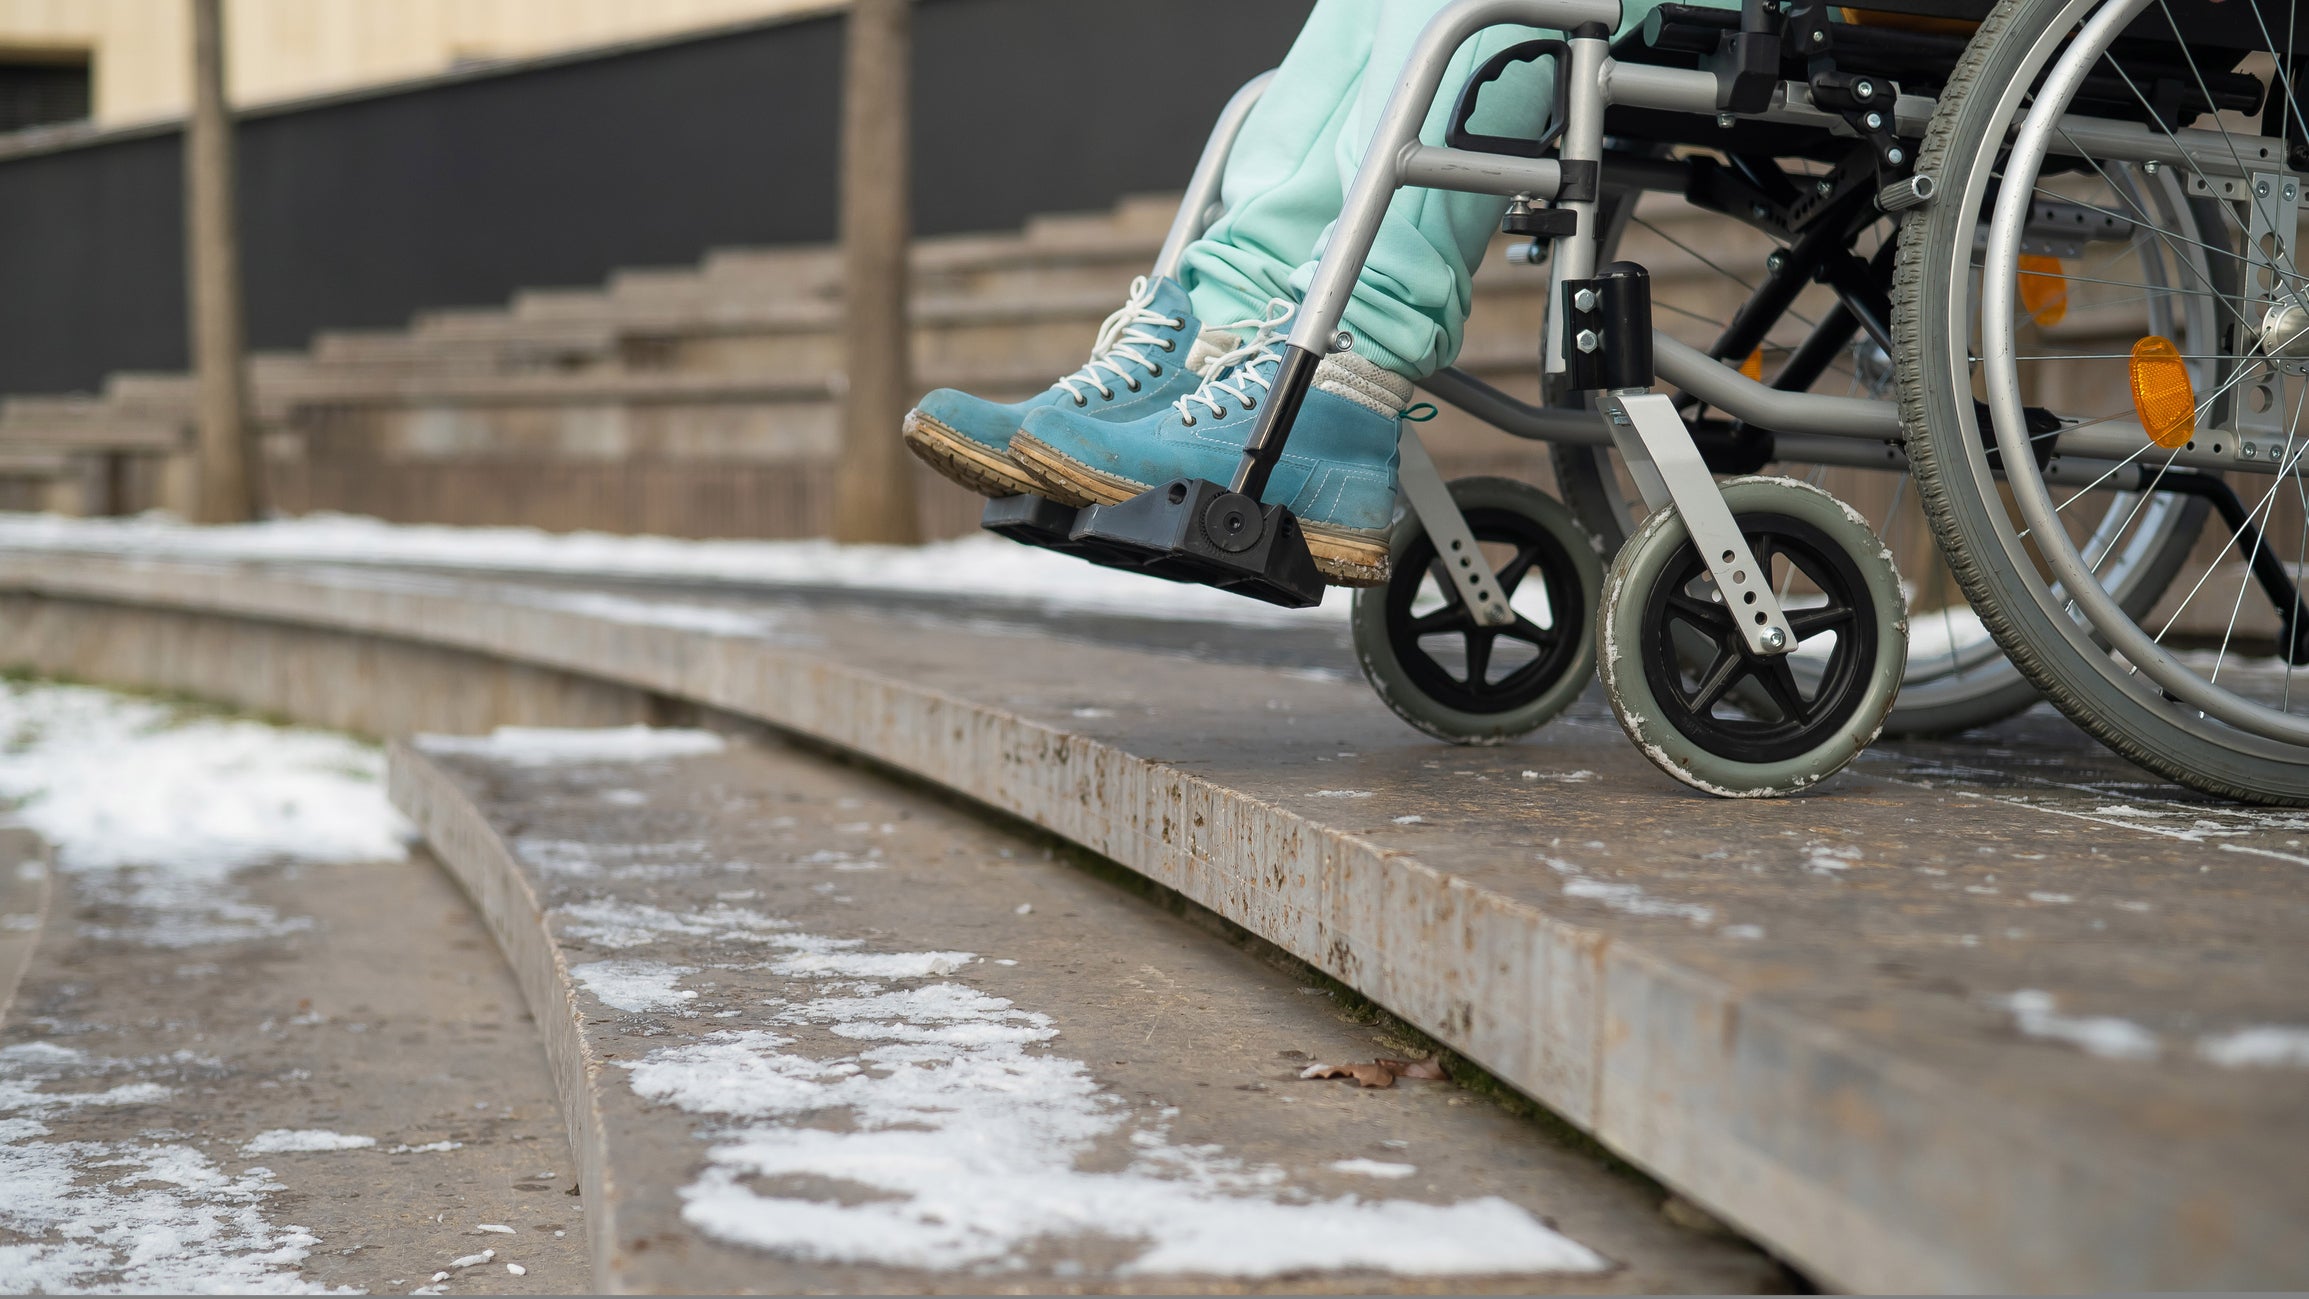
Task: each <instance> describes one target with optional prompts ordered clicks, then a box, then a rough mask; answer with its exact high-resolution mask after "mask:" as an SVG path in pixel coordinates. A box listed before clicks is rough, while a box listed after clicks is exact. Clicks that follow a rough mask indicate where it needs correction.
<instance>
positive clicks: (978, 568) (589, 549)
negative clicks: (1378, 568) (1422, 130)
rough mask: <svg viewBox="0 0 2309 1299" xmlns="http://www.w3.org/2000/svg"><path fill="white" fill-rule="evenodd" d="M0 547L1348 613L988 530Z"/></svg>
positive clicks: (28, 529)
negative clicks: (1273, 601)
mask: <svg viewBox="0 0 2309 1299" xmlns="http://www.w3.org/2000/svg"><path fill="white" fill-rule="evenodd" d="M0 546H6V547H7V548H9V549H12V550H34V551H40V550H45V551H58V552H72V553H82V554H87V553H95V554H108V555H149V556H151V557H153V558H156V559H170V560H184V559H233V560H270V561H278V562H284V563H296V564H313V563H334V564H344V565H353V566H375V565H391V566H398V567H404V568H405V567H410V566H422V567H430V568H436V569H450V570H462V571H474V570H499V571H508V572H523V573H561V574H579V575H602V576H614V577H620V578H636V577H663V578H679V579H688V580H691V581H697V580H701V579H702V580H706V581H728V582H734V583H740V584H743V585H745V586H749V587H759V586H762V585H771V586H794V587H803V588H811V587H815V588H835V589H841V590H857V591H904V592H914V593H919V594H924V595H935V596H943V597H949V598H954V599H958V600H966V601H967V600H989V599H991V600H1005V601H1011V602H1014V603H1018V604H1023V605H1027V606H1030V607H1034V608H1039V609H1045V610H1049V611H1052V612H1077V611H1079V612H1087V613H1106V614H1116V615H1121V616H1125V617H1139V618H1166V619H1191V620H1195V621H1203V622H1220V623H1234V624H1242V625H1249V626H1259V627H1276V626H1300V627H1304V626H1309V625H1326V624H1332V623H1343V622H1345V621H1346V617H1347V602H1346V601H1345V600H1343V599H1340V600H1332V599H1326V600H1325V601H1324V602H1323V604H1322V605H1321V606H1319V608H1317V609H1313V610H1297V611H1294V610H1286V609H1282V608H1279V607H1276V606H1273V605H1266V604H1261V603H1259V602H1257V601H1253V600H1245V599H1243V598H1242V597H1240V596H1234V595H1227V594H1225V593H1223V592H1219V591H1215V590H1211V589H1209V588H1207V587H1197V586H1187V585H1181V584H1175V583H1169V582H1149V581H1147V580H1146V579H1145V578H1144V577H1139V576H1134V575H1131V574H1127V573H1122V572H1118V571H1115V570H1112V569H1105V568H1099V567H1096V566H1095V565H1091V564H1085V563H1082V562H1081V561H1079V560H1074V559H1069V558H1067V557H1065V556H1063V555H1058V554H1055V553H1052V552H1049V551H1044V550H1037V549H1035V548H1033V547H1030V546H1021V545H1018V544H1016V543H1014V542H1010V541H1005V540H1002V539H1001V538H998V537H992V536H983V535H973V536H969V537H964V538H959V539H956V540H953V541H940V542H933V543H931V544H929V545H925V546H839V545H835V544H834V543H832V542H829V541H683V540H676V539H673V538H668V537H620V536H609V535H605V534H602V533H591V532H580V533H565V534H556V533H548V532H541V531H537V530H535V529H531V528H453V527H444V526H439V525H396V524H389V523H382V522H379V521H378V520H375V519H365V518H355V517H351V516H347V515H337V514H314V515H308V516H306V517H304V518H298V519H281V520H276V521H273V522H269V523H257V524H248V525H243V526H236V527H193V526H189V525H186V524H183V523H179V522H176V521H175V520H172V519H168V518H166V517H164V516H160V515H145V516H142V517H140V518H134V519H67V518H62V517H59V516H56V515H46V514H0Z"/></svg>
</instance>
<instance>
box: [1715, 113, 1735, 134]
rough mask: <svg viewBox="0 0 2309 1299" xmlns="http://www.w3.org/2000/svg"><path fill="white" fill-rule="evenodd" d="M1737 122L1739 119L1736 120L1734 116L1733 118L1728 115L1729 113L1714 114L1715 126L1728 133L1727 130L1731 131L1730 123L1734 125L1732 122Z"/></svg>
mask: <svg viewBox="0 0 2309 1299" xmlns="http://www.w3.org/2000/svg"><path fill="white" fill-rule="evenodd" d="M1739 120H1740V119H1739V118H1737V117H1734V116H1733V115H1732V114H1730V113H1718V114H1716V125H1718V126H1720V127H1722V128H1724V129H1725V130H1727V131H1729V130H1731V129H1732V123H1734V122H1737V121H1739Z"/></svg>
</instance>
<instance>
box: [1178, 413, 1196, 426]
mask: <svg viewBox="0 0 2309 1299" xmlns="http://www.w3.org/2000/svg"><path fill="white" fill-rule="evenodd" d="M1179 422H1180V423H1182V424H1184V425H1186V426H1187V427H1188V428H1193V427H1194V426H1195V417H1194V416H1192V415H1181V416H1180V417H1179Z"/></svg>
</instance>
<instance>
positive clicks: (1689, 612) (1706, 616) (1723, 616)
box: [1668, 591, 1732, 632]
mask: <svg viewBox="0 0 2309 1299" xmlns="http://www.w3.org/2000/svg"><path fill="white" fill-rule="evenodd" d="M1668 611H1669V612H1670V613H1672V614H1674V615H1676V616H1677V617H1680V618H1682V619H1683V620H1684V621H1685V622H1688V623H1690V624H1692V625H1693V626H1695V627H1698V628H1699V629H1701V630H1702V631H1707V632H1721V631H1725V630H1728V629H1729V628H1730V627H1731V625H1732V615H1731V612H1730V611H1729V610H1727V609H1725V608H1724V606H1722V605H1720V604H1717V603H1715V602H1714V601H1712V600H1702V599H1701V598H1699V597H1698V596H1696V595H1691V594H1688V593H1686V592H1683V591H1678V592H1676V593H1674V594H1673V595H1670V596H1669V597H1668Z"/></svg>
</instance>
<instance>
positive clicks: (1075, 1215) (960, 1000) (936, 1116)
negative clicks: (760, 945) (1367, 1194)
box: [620, 935, 1609, 1278]
mask: <svg viewBox="0 0 2309 1299" xmlns="http://www.w3.org/2000/svg"><path fill="white" fill-rule="evenodd" d="M788 941H790V942H792V943H794V944H795V945H796V946H814V947H817V948H818V949H820V951H821V952H824V953H849V949H850V948H851V947H852V946H854V945H853V944H851V943H850V942H848V941H847V940H840V939H820V940H816V941H815V942H814V943H813V942H811V941H809V940H808V939H807V937H806V936H803V935H792V936H790V937H789V939H788ZM850 954H851V955H855V956H860V957H863V956H864V955H866V954H863V953H850ZM953 955H956V954H953V953H912V954H905V955H901V956H896V957H893V958H890V959H891V960H892V961H893V964H894V965H900V964H905V963H913V968H916V969H923V970H928V969H932V968H934V967H935V965H936V964H938V963H939V960H940V959H941V958H945V957H950V956H953ZM892 977H908V976H892ZM774 1022H775V1024H776V1027H775V1028H774V1029H739V1030H726V1031H722V1032H716V1033H711V1034H708V1035H706V1036H704V1037H702V1038H699V1039H697V1040H694V1041H690V1042H687V1043H684V1044H681V1045H677V1046H668V1047H664V1048H660V1049H659V1050H656V1051H653V1052H651V1053H650V1054H649V1055H648V1056H646V1057H644V1058H643V1059H641V1060H639V1061H633V1062H620V1067H622V1068H624V1069H626V1070H627V1071H628V1072H629V1074H630V1077H631V1082H632V1086H633V1088H634V1090H635V1092H636V1093H638V1094H639V1095H640V1096H642V1097H643V1098H644V1099H647V1100H650V1101H654V1102H657V1103H661V1104H666V1105H672V1106H675V1107H677V1108H679V1109H681V1110H684V1111H686V1112H689V1113H693V1114H699V1115H707V1116H712V1117H713V1118H715V1119H718V1120H720V1121H721V1122H720V1124H719V1125H718V1126H717V1127H716V1128H713V1129H709V1130H708V1134H707V1140H708V1141H709V1143H710V1144H709V1147H708V1149H707V1152H706V1168H705V1171H704V1172H703V1173H702V1174H701V1175H700V1176H699V1177H698V1179H697V1180H696V1181H695V1182H693V1183H692V1184H690V1185H689V1186H688V1187H685V1188H684V1189H683V1191H682V1199H683V1202H684V1207H683V1211H682V1212H683V1217H684V1218H685V1219H686V1220H687V1221H689V1222H690V1223H691V1224H692V1225H694V1226H696V1227H697V1228H698V1229H699V1230H701V1231H704V1232H706V1233H707V1234H709V1235H711V1236H714V1237H716V1238H718V1239H721V1240H725V1241H729V1242H732V1243H736V1244H741V1245H746V1246H750V1247H753V1248H757V1249H763V1250H768V1251H771V1252H773V1253H777V1254H781V1255H785V1256H788V1257H795V1258H803V1259H808V1260H811V1261H815V1262H822V1263H830V1264H845V1263H847V1264H868V1265H878V1266H891V1267H912V1268H926V1269H940V1270H949V1269H970V1270H978V1271H1005V1270H1014V1269H1018V1268H1022V1267H1024V1266H1026V1265H1027V1263H1028V1260H1029V1258H1030V1257H1031V1256H1033V1255H1034V1254H1035V1253H1036V1252H1037V1251H1038V1249H1039V1248H1041V1247H1042V1246H1043V1245H1044V1244H1045V1243H1046V1242H1048V1241H1051V1240H1053V1239H1057V1238H1063V1237H1068V1236H1076V1235H1081V1234H1097V1235H1100V1236H1105V1237H1111V1238H1113V1239H1116V1240H1119V1241H1124V1242H1131V1243H1132V1244H1133V1245H1134V1247H1135V1250H1136V1252H1135V1256H1134V1257H1132V1258H1131V1259H1130V1261H1129V1262H1127V1263H1125V1264H1124V1265H1123V1266H1122V1267H1121V1268H1120V1273H1121V1274H1122V1275H1126V1276H1139V1275H1166V1274H1182V1273H1191V1274H1202V1275H1219V1276H1231V1277H1254V1278H1255V1277H1269V1276H1276V1275H1281V1274H1285V1273H1289V1272H1299V1271H1329V1270H1337V1269H1351V1268H1376V1269H1381V1270H1385V1271H1390V1272H1395V1273H1401V1274H1409V1275H1437V1276H1447V1275H1468V1274H1483V1273H1499V1272H1516V1271H1561V1272H1594V1271H1600V1270H1602V1269H1604V1268H1606V1267H1608V1266H1609V1264H1608V1263H1607V1262H1606V1261H1605V1260H1604V1259H1603V1258H1601V1257H1599V1256H1598V1255H1596V1254H1595V1253H1594V1252H1593V1251H1591V1250H1588V1249H1587V1248H1586V1247H1584V1246H1582V1245H1580V1244H1579V1243H1578V1242H1576V1241H1573V1240H1571V1239H1569V1238H1567V1237H1565V1236H1562V1235H1560V1234H1558V1233H1556V1232H1555V1231H1553V1230H1551V1229H1549V1228H1548V1227H1547V1226H1545V1225H1544V1224H1542V1223H1540V1222H1538V1221H1537V1220H1536V1219H1534V1218H1532V1217H1531V1215H1530V1214H1529V1213H1527V1212H1525V1211H1524V1210H1523V1209H1522V1208H1520V1207H1518V1206H1516V1205H1514V1204H1511V1203H1509V1202H1507V1201H1505V1200H1502V1199H1498V1198H1496V1197H1485V1198H1480V1199H1473V1200H1463V1201H1459V1202H1456V1203H1452V1204H1425V1203H1419V1202H1415V1201H1407V1200H1367V1199H1362V1198H1358V1197H1354V1196H1348V1197H1343V1198H1339V1199H1333V1200H1317V1199H1314V1198H1313V1197H1312V1196H1310V1195H1309V1194H1307V1193H1305V1192H1303V1191H1298V1190H1295V1189H1293V1188H1291V1187H1290V1185H1289V1178H1288V1175H1287V1174H1286V1173H1285V1172H1284V1171H1283V1170H1282V1169H1280V1168H1276V1167H1273V1166H1266V1165H1260V1166H1252V1165H1246V1164H1244V1163H1243V1162H1242V1161H1240V1160H1237V1159H1234V1158H1232V1157H1229V1156H1227V1155H1226V1154H1225V1153H1224V1152H1223V1151H1222V1150H1220V1149H1219V1148H1217V1147H1212V1146H1182V1145H1177V1144H1174V1143H1173V1142H1171V1140H1170V1139H1169V1137H1168V1136H1167V1134H1166V1131H1165V1129H1164V1127H1163V1123H1162V1120H1161V1118H1160V1116H1144V1115H1141V1114H1137V1113H1134V1110H1133V1107H1132V1106H1131V1105H1130V1104H1129V1103H1128V1102H1127V1101H1125V1100H1124V1099H1123V1098H1122V1097H1119V1096H1116V1095H1114V1094H1112V1093H1109V1092H1107V1091H1106V1090H1105V1089H1104V1088H1102V1087H1101V1086H1100V1085H1099V1083H1098V1081H1097V1080H1096V1078H1094V1077H1093V1076H1092V1074H1091V1071H1090V1069H1089V1067H1088V1066H1087V1065H1085V1064H1084V1063H1082V1062H1081V1061H1079V1060H1072V1059H1068V1058H1065V1057H1064V1056H1062V1055H1059V1054H1056V1053H1054V1052H1051V1051H1050V1050H1048V1047H1049V1044H1050V1043H1051V1042H1052V1041H1053V1040H1054V1039H1055V1038H1057V1036H1058V1029H1057V1027H1056V1026H1055V1025H1054V1024H1053V1023H1052V1021H1051V1019H1050V1018H1049V1017H1048V1016H1047V1015H1042V1014H1038V1013H1035V1012H1032V1011H1028V1010H1025V1009H1022V1008H1020V1007H1018V1006H1017V1005H1015V1004H1013V1003H1012V1002H1010V1001H1008V1000H1005V999H1003V998H1000V997H995V996H991V995H988V994H986V993H984V992H980V991H978V990H976V989H972V988H967V987H963V986H961V985H958V984H953V983H933V984H928V985H926V986H919V987H911V988H901V989H895V990H891V989H871V988H870V989H868V990H853V991H848V992H844V993H842V994H840V995H828V996H821V997H817V998H815V999H811V1000H807V1001H803V1002H800V1003H798V1004H794V1005H790V1006H786V1007H785V1008H784V1009H782V1010H780V1011H779V1013H778V1014H777V1016H776V1019H775V1021H774ZM804 1039H809V1040H811V1041H814V1042H817V1043H822V1044H824V1045H821V1046H819V1047H817V1048H816V1049H811V1050H805V1049H797V1044H798V1043H800V1042H802V1041H803V1040H804ZM1118 1141H1119V1142H1121V1143H1122V1146H1121V1148H1123V1149H1126V1150H1127V1152H1128V1155H1129V1161H1128V1163H1127V1164H1125V1165H1124V1166H1122V1167H1120V1168H1118V1169H1113V1170H1112V1171H1099V1172H1092V1171H1085V1170H1084V1169H1083V1168H1081V1167H1079V1166H1078V1165H1079V1164H1081V1163H1082V1162H1083V1160H1084V1159H1085V1157H1086V1156H1091V1155H1093V1154H1094V1153H1096V1152H1099V1151H1102V1150H1104V1151H1112V1150H1115V1149H1117V1146H1116V1144H1115V1143H1116V1142H1118ZM1102 1162H1105V1163H1109V1164H1110V1163H1111V1160H1107V1161H1102ZM1350 1162H1352V1161H1350ZM1367 1162H1368V1161H1367ZM1373 1167H1374V1168H1385V1169H1393V1168H1396V1167H1405V1166H1401V1165H1381V1164H1376V1163H1374V1164H1373ZM1351 1171H1359V1172H1363V1173H1364V1174H1365V1175H1369V1176H1381V1177H1384V1176H1390V1175H1392V1174H1391V1173H1387V1172H1373V1171H1371V1170H1369V1169H1361V1168H1357V1169H1354V1170H1351ZM789 1179H793V1180H797V1181H802V1182H804V1183H805V1184H807V1183H820V1184H822V1183H823V1182H825V1181H834V1182H839V1183H843V1184H846V1185H847V1186H850V1187H853V1188H856V1193H855V1194H852V1195H846V1196H844V1197H842V1199H841V1200H839V1201H836V1200H831V1199H821V1198H806V1197H805V1195H804V1194H803V1193H798V1192H793V1191H785V1190H782V1185H781V1184H790V1183H789Z"/></svg>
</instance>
